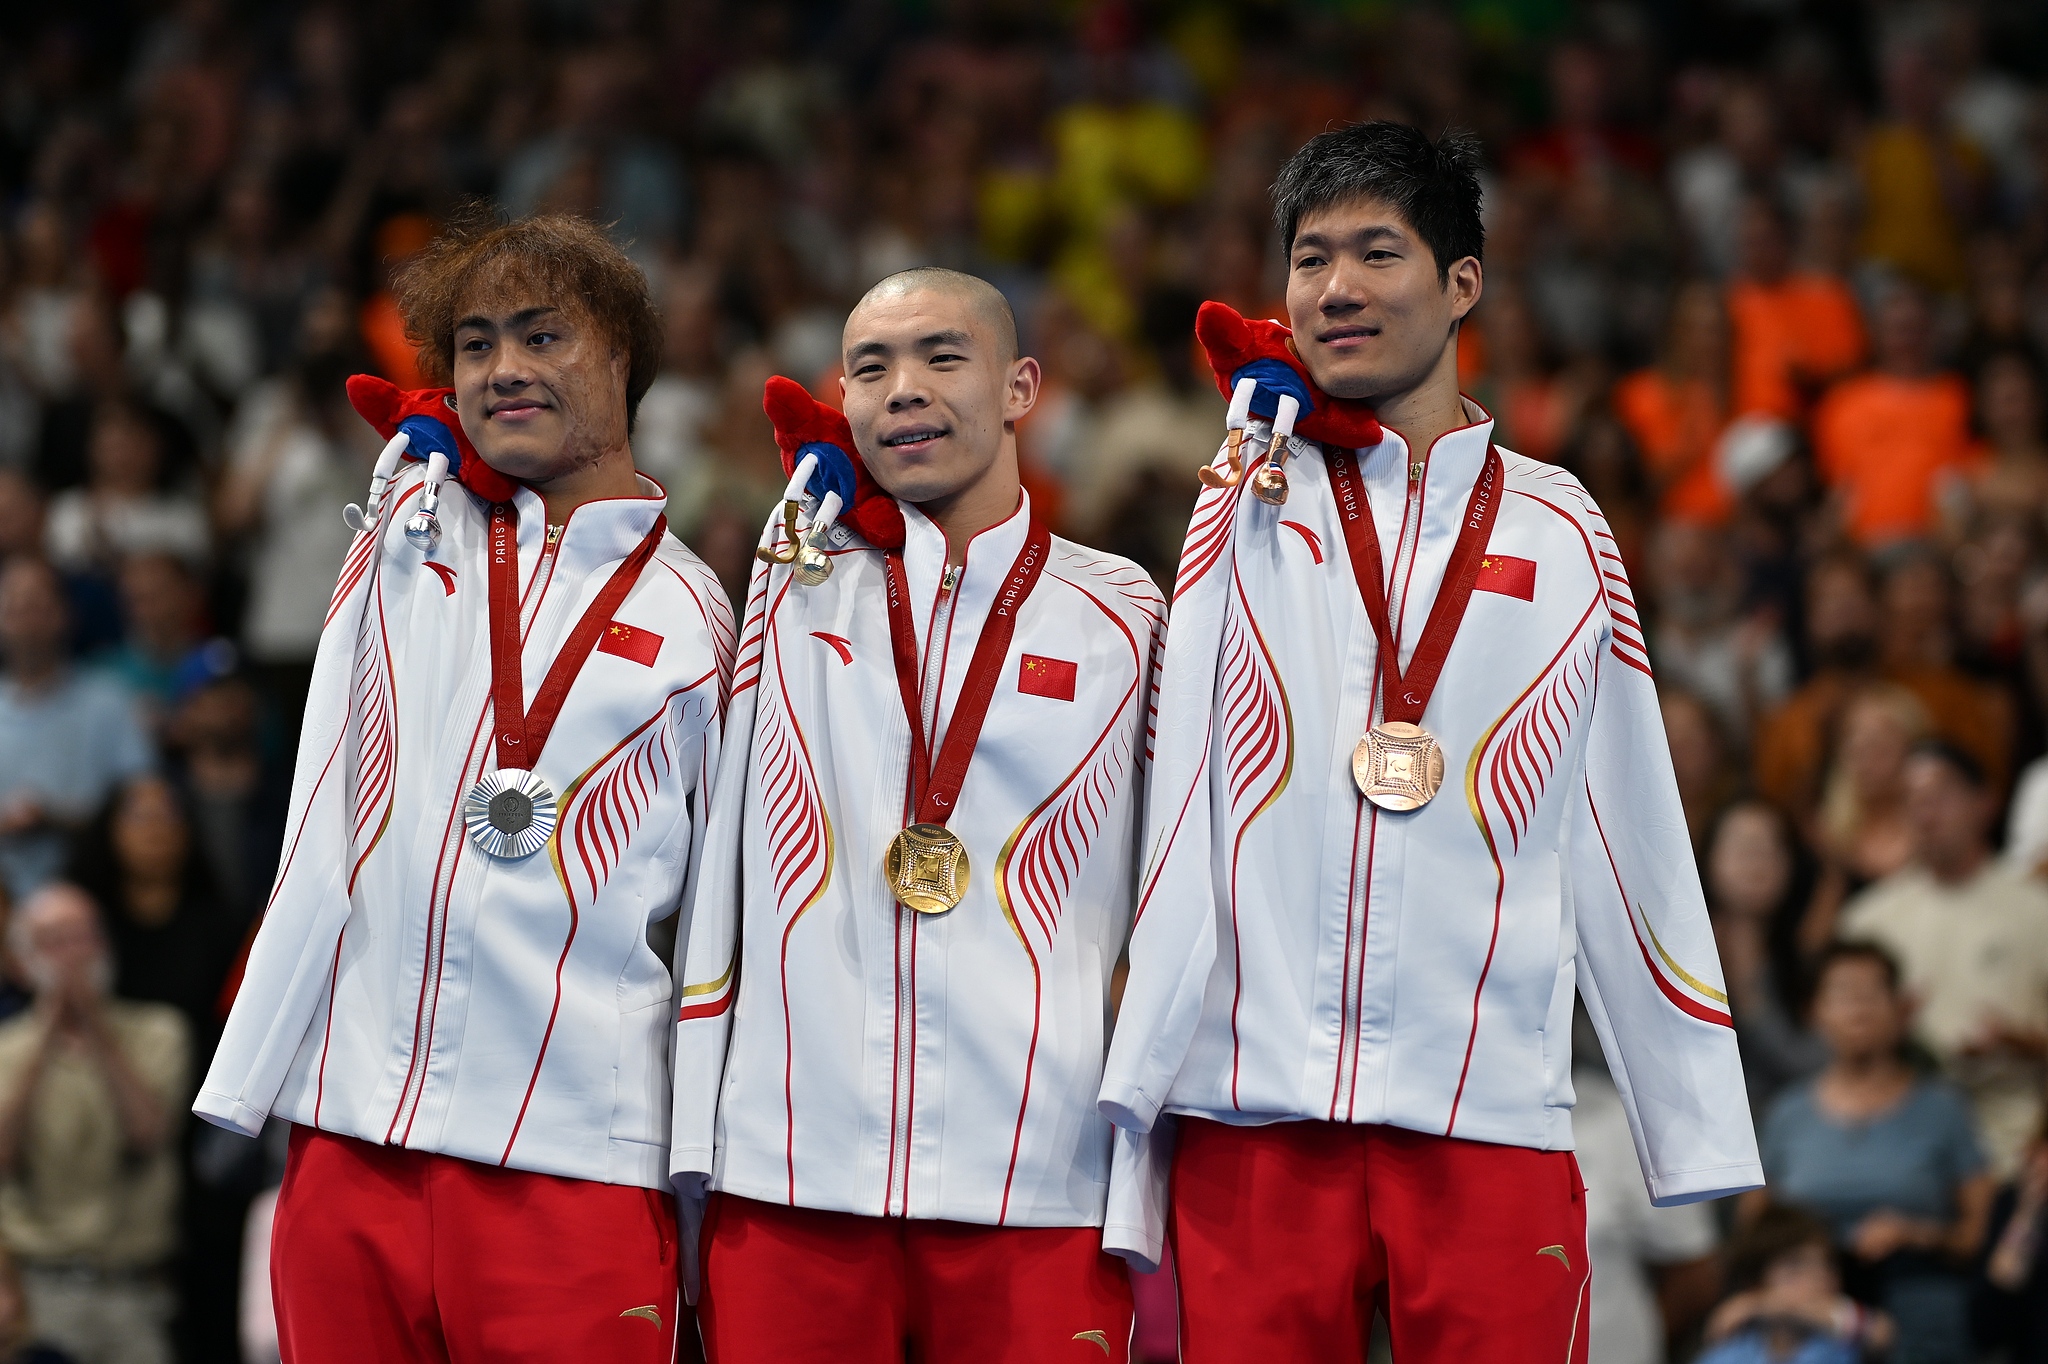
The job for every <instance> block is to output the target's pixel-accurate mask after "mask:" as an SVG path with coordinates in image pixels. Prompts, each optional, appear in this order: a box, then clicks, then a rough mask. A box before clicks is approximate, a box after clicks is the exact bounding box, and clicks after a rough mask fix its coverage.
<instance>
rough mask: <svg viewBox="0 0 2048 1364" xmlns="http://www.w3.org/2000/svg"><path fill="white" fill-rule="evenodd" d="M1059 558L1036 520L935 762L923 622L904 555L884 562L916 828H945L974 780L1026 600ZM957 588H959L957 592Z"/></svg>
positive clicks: (987, 625) (978, 647) (991, 615)
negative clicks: (914, 615)
mask: <svg viewBox="0 0 2048 1364" xmlns="http://www.w3.org/2000/svg"><path fill="white" fill-rule="evenodd" d="M1051 553H1052V536H1051V534H1050V533H1049V532H1047V530H1046V528H1045V527H1044V526H1042V525H1040V524H1039V522H1038V518H1037V517H1036V516H1034V517H1032V518H1031V523H1030V529H1029V530H1027V531H1026V532H1025V535H1024V548H1022V549H1020V550H1018V551H1017V562H1015V563H1013V564H1011V565H1010V574H1009V576H1008V577H1007V578H1005V579H1004V580H1003V585H1002V588H1001V590H999V591H998V592H997V593H996V599H995V601H994V603H993V604H991V605H990V607H989V608H988V619H987V620H985V621H983V622H982V623H981V637H980V638H979V639H977V640H976V641H975V643H974V656H973V657H972V658H971V659H969V660H968V663H967V681H966V684H965V685H964V686H962V687H961V689H960V700H959V703H958V704H957V705H955V706H954V707H953V720H952V723H951V724H949V725H947V726H946V740H945V742H944V743H943V744H941V745H940V746H939V756H938V762H937V763H936V765H935V764H934V763H933V761H932V755H931V745H930V741H929V740H927V739H926V738H925V732H924V706H923V703H922V701H921V700H920V698H919V693H920V691H921V688H920V687H919V685H918V669H917V624H916V622H915V621H913V620H912V619H911V615H910V584H909V582H908V581H907V580H906V579H905V577H904V574H903V551H901V550H890V551H889V552H888V554H887V555H885V556H884V559H883V565H884V568H885V570H886V571H887V573H888V578H889V644H890V651H891V652H892V653H893V654H894V655H895V658H896V687H897V690H898V691H900V692H901V693H902V694H903V715H904V718H905V719H907V720H909V721H910V783H911V786H910V789H911V803H912V805H913V807H914V808H915V809H916V811H917V818H916V819H915V820H914V821H912V822H913V823H917V824H944V823H945V822H946V821H947V819H949V818H950V817H951V816H952V814H953V802H954V801H955V800H956V799H958V797H959V795H960V787H961V785H962V784H963V783H965V782H966V780H967V765H968V764H969V763H971V762H973V761H974V746H975V744H976V743H978V742H979V741H980V739H981V726H982V722H983V721H985V720H986V719H988V707H989V702H990V701H992V700H994V699H995V694H996V683H997V682H998V681H1000V680H1001V678H1002V672H1003V660H1004V659H1005V658H1007V657H1008V656H1009V653H1010V640H1011V638H1012V637H1013V636H1014V635H1015V634H1016V633H1017V613H1018V611H1020V610H1021V609H1022V608H1023V606H1024V599H1025V598H1026V597H1029V596H1030V595H1031V589H1032V588H1034V587H1036V586H1037V585H1038V575H1039V574H1040V573H1041V572H1043V571H1044V569H1045V561H1046V559H1047V557H1048V556H1049V555H1050V554H1051ZM955 590H956V591H957V590H958V589H957V588H955Z"/></svg>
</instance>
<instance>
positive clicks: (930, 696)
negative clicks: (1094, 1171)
mask: <svg viewBox="0 0 2048 1364" xmlns="http://www.w3.org/2000/svg"><path fill="white" fill-rule="evenodd" d="M962 572H963V566H962V565H960V564H947V565H946V570H945V572H944V573H942V574H941V575H940V576H939V595H938V600H937V602H936V603H935V606H934V609H933V611H932V623H931V630H930V632H929V633H928V635H927V636H926V638H925V642H924V661H925V664H926V666H925V667H924V669H923V675H924V685H923V687H922V696H921V698H920V701H921V706H920V709H921V715H920V719H921V720H922V722H923V724H924V732H925V736H926V738H927V740H928V741H929V742H930V746H931V747H932V748H934V749H935V748H936V747H937V737H938V736H937V733H936V730H937V727H938V718H937V717H938V713H939V697H940V694H941V692H942V691H943V690H944V688H945V668H944V664H943V662H942V663H941V665H940V666H939V667H937V668H933V667H931V666H929V665H930V662H931V660H932V659H934V658H937V659H940V660H943V659H944V658H945V656H946V647H945V646H946V641H947V640H948V639H949V638H950V637H951V636H952V633H953V605H954V603H955V601H957V600H958V588H959V586H960V576H961V573H962ZM915 813H916V812H915V811H913V812H912V815H913V817H914V816H915ZM916 946H917V915H916V914H915V913H911V912H907V911H906V910H905V909H904V907H903V906H902V905H900V904H899V905H897V907H896V1086H895V1088H896V1112H895V1114H894V1115H893V1121H894V1124H895V1127H894V1131H893V1132H892V1134H891V1136H890V1139H889V1146H890V1149H891V1150H893V1151H899V1152H901V1153H902V1154H901V1155H900V1157H898V1159H897V1160H896V1161H895V1162H892V1164H891V1168H890V1170H889V1182H890V1184H892V1185H893V1184H895V1182H896V1169H897V1166H899V1165H900V1167H901V1169H902V1171H903V1202H902V1209H903V1211H902V1215H903V1216H905V1217H908V1216H910V1097H911V1081H912V1073H913V1071H914V1070H915V1068H916V1059H915V1056H914V1054H913V1044H914V1042H915V1036H916V1034H915V1030H914V1028H913V1029H912V1030H911V1032H910V1035H909V1036H906V1035H905V1026H904V1007H903V1006H904V1000H905V998H906V994H907V995H908V997H909V998H910V1001H911V1007H912V1009H913V1010H914V1009H915V1007H916V991H915V986H914V983H913V980H912V974H913V971H914V968H915V964H916ZM891 1201H892V1200H890V1199H888V1198H884V1199H883V1200H882V1211H883V1213H884V1215H887V1214H888V1213H889V1212H891V1211H892V1209H891V1208H890V1207H889V1203H890V1202H891Z"/></svg>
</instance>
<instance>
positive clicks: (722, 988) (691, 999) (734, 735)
mask: <svg viewBox="0 0 2048 1364" xmlns="http://www.w3.org/2000/svg"><path fill="white" fill-rule="evenodd" d="M768 575H769V569H768V566H767V565H765V564H760V565H757V566H756V567H755V570H754V575H753V580H752V581H751V582H750V583H749V584H748V589H747V615H746V624H745V625H744V626H743V627H742V629H741V631H740V643H739V658H738V662H737V664H736V666H735V667H734V669H733V673H732V689H731V693H730V697H729V699H728V700H727V702H726V708H725V724H724V728H723V733H722V735H721V739H720V743H719V746H718V754H717V761H716V764H715V776H713V778H712V779H711V783H710V786H709V788H708V792H707V794H708V796H709V799H708V800H707V801H705V802H704V803H703V807H702V808H703V809H704V815H703V823H702V826H701V827H702V829H703V841H702V843H701V845H700V846H699V847H698V849H697V850H696V854H695V866H694V868H693V869H692V872H691V875H690V879H689V884H688V887H687V889H686V890H685V891H684V897H683V906H684V908H683V926H682V930H681V931H680V932H679V933H678V934H677V936H676V980H677V981H678V989H677V1000H676V1003H677V1009H676V1032H675V1098H674V1110H673V1124H674V1125H673V1128H672V1135H671V1137H670V1147H669V1179H670V1180H671V1181H672V1182H673V1183H674V1184H675V1186H676V1191H677V1192H678V1193H680V1194H682V1195H684V1203H685V1206H686V1208H687V1207H688V1206H689V1205H690V1204H691V1203H692V1202H693V1201H694V1200H696V1199H698V1198H701V1196H702V1194H703V1191H704V1183H705V1181H706V1180H708V1179H709V1178H710V1177H711V1168H712V1158H713V1156H714V1154H715V1146H716V1136H717V1118H718V1093H719V1088H720V1084H721V1081H722V1080H723V1079H724V1076H725V1054H726V1044H727V1042H728V1041H729V1040H730V1036H731V1032H732V1010H733V1004H734V1001H735V1000H736V999H737V998H738V996H739V964H740V906H741V889H742V878H741V866H740V846H741V842H742V834H743V831H744V827H745V826H744V813H745V806H746V797H747V774H748V771H749V769H750V768H751V766H752V762H751V757H752V751H753V737H754V712H755V701H756V698H757V697H758V696H759V688H758V686H757V684H758V683H759V681H760V677H761V646H762V640H763V633H764V626H765V624H766V614H765V609H764V608H765V606H766V603H767V596H768ZM707 770H712V769H711V766H710V765H709V764H707ZM691 1248H692V1245H691V1244H690V1243H687V1238H686V1245H685V1249H686V1250H689V1249H691Z"/></svg>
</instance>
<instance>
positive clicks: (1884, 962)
mask: <svg viewBox="0 0 2048 1364" xmlns="http://www.w3.org/2000/svg"><path fill="white" fill-rule="evenodd" d="M1845 961H1865V962H1869V963H1870V964H1871V965H1873V966H1875V967H1876V968H1877V969H1878V970H1879V971H1881V972H1883V973H1884V983H1885V985H1886V986H1887V987H1888V988H1889V989H1890V990H1891V992H1892V993H1893V994H1897V993H1898V992H1899V980H1900V973H1899V959H1898V958H1897V957H1895V956H1893V955H1892V954H1891V953H1890V952H1888V951H1886V950H1885V949H1884V948H1882V947H1879V946H1878V945H1877V944H1876V943H1874V942H1864V941H1862V940H1860V939H1856V940H1851V941H1848V942H1831V943H1829V944H1828V945H1827V946H1826V947H1823V948H1822V949H1821V950H1820V955H1819V956H1817V957H1815V958H1814V959H1813V972H1812V976H1813V983H1814V985H1815V987H1816V988H1818V987H1819V985H1820V983H1821V981H1822V979H1823V978H1825V977H1826V975H1827V973H1828V972H1829V971H1832V970H1833V969H1834V968H1835V967H1837V966H1840V965H1841V964H1842V963H1843V962H1845Z"/></svg>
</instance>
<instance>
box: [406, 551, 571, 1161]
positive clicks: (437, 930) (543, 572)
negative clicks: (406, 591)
mask: <svg viewBox="0 0 2048 1364" xmlns="http://www.w3.org/2000/svg"><path fill="white" fill-rule="evenodd" d="M561 543H562V527H560V526H549V527H548V533H547V541H546V543H545V544H543V545H542V546H541V551H540V560H539V562H537V563H536V564H535V565H534V570H533V578H532V581H533V582H536V583H539V584H541V591H540V592H539V593H536V594H535V595H534V600H533V610H534V614H535V615H538V614H539V612H540V598H541V596H542V595H543V594H545V593H546V591H547V584H548V583H549V582H550V580H551V579H550V576H549V574H548V569H549V568H551V567H552V566H553V563H554V558H555V551H556V549H557V548H558V547H559V546H560V545H561ZM531 620H532V617H531V616H529V617H527V618H526V620H524V621H521V622H520V624H521V626H522V629H521V632H520V638H521V641H522V643H523V642H524V639H525V631H524V628H523V627H524V626H525V625H526V624H527V623H528V622H530V621H531ZM454 894H455V885H454V881H453V879H452V873H451V880H450V882H449V886H448V897H447V898H452V897H453V896H454ZM443 900H444V897H442V896H438V895H437V896H435V897H434V899H433V900H432V902H431V903H432V905H433V909H432V912H431V913H429V914H428V916H427V945H428V952H427V984H426V990H425V992H424V993H425V998H426V1000H427V1008H426V1010H425V1011H424V1012H423V1013H422V1014H421V1015H420V1016H419V1017H418V1018H416V1019H414V1020H413V1025H412V1026H413V1034H412V1054H413V1057H414V1061H413V1062H412V1063H409V1064H408V1065H407V1068H406V1076H405V1089H404V1091H403V1092H402V1093H401V1094H400V1095H399V1097H398V1113H399V1116H400V1117H402V1118H403V1119H405V1132H404V1133H403V1134H402V1135H401V1136H400V1137H399V1140H398V1145H400V1146H403V1145H404V1144H405V1142H406V1140H407V1139H408V1138H410V1137H411V1135H412V1123H413V1118H414V1116H415V1115H416V1114H417V1111H418V1109H419V1103H420V1100H421V1099H423V1098H425V1097H426V1092H427V1062H428V1061H430V1060H432V1059H433V1051H434V1038H433V1024H432V1019H433V1015H434V1006H435V1004H436V1003H438V1002H439V1000H440V998H441V946H440V943H441V925H442V923H443V921H444V920H445V919H446V918H447V916H448V909H447V906H446V904H445V903H443Z"/></svg>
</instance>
